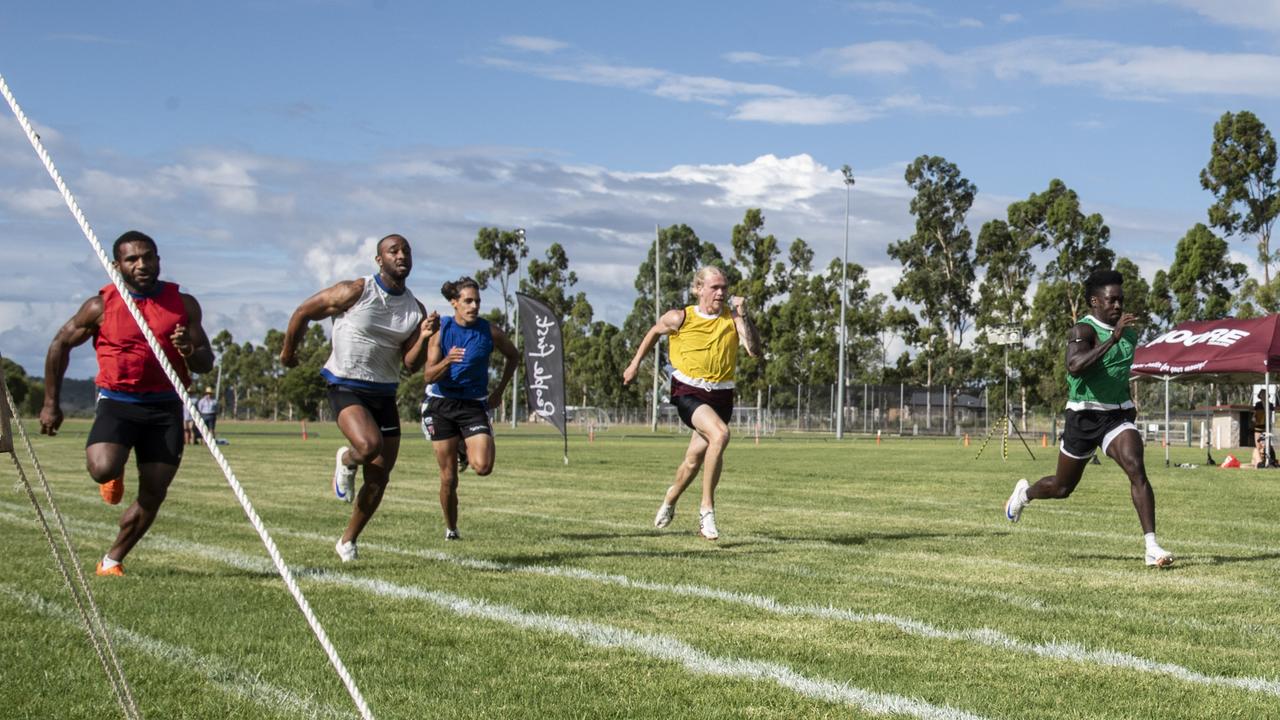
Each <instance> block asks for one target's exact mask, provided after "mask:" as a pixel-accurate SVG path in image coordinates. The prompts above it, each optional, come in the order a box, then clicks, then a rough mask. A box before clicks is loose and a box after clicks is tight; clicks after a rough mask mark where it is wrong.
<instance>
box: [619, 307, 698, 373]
mask: <svg viewBox="0 0 1280 720" xmlns="http://www.w3.org/2000/svg"><path fill="white" fill-rule="evenodd" d="M683 324H684V310H668V311H667V312H666V313H664V314H663V315H662V317H660V318H658V322H657V323H655V324H654V326H653V327H651V328H649V332H647V333H645V335H644V340H641V341H640V347H638V348H636V354H635V357H633V358H631V364H630V365H627V368H626V369H625V370H623V371H622V384H623V385H630V384H631V381H632V380H635V379H636V374H637V373H639V372H640V363H641V362H643V361H644V358H645V356H646V355H648V354H649V351H650V350H652V349H653V344H654V343H656V342H658V338H660V337H662V336H663V335H670V334H671V333H673V332H676V331H677V330H679V329H680V326H681V325H683Z"/></svg>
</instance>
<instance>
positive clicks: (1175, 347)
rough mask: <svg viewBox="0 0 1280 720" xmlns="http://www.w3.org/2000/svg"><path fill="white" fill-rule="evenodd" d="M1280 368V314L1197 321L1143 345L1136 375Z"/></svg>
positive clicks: (1138, 352) (1137, 354)
mask: <svg viewBox="0 0 1280 720" xmlns="http://www.w3.org/2000/svg"><path fill="white" fill-rule="evenodd" d="M1272 370H1280V315H1268V316H1267V317H1261V318H1253V319H1251V320H1238V319H1235V318H1227V319H1225V320H1197V321H1192V322H1185V323H1181V324H1179V325H1176V326H1174V328H1173V329H1172V330H1169V331H1168V332H1165V333H1162V334H1161V335H1160V336H1159V337H1157V338H1155V339H1154V340H1151V341H1150V342H1147V343H1145V344H1143V345H1140V346H1138V348H1137V349H1136V350H1135V352H1134V356H1133V373H1134V374H1135V375H1148V376H1153V375H1154V376H1170V377H1177V376H1183V375H1252V376H1257V375H1262V374H1263V373H1266V372H1270V371H1272Z"/></svg>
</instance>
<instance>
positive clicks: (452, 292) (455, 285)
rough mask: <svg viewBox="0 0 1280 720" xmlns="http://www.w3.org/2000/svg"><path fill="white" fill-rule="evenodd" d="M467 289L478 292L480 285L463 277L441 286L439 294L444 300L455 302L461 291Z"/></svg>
mask: <svg viewBox="0 0 1280 720" xmlns="http://www.w3.org/2000/svg"><path fill="white" fill-rule="evenodd" d="M467 288H475V290H476V292H480V283H478V282H476V281H475V280H473V279H472V278H470V277H468V276H466V275H464V276H462V277H460V278H458V279H457V280H453V281H451V282H447V283H445V284H443V285H441V286H440V294H441V295H444V299H445V300H457V299H458V298H459V297H461V296H462V291H463V290H465V289H467Z"/></svg>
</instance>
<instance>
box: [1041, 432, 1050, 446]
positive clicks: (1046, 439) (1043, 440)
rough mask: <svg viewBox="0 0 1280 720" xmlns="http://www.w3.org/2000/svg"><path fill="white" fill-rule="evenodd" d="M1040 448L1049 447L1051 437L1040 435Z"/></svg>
mask: <svg viewBox="0 0 1280 720" xmlns="http://www.w3.org/2000/svg"><path fill="white" fill-rule="evenodd" d="M1040 447H1042V448H1047V447H1049V436H1048V435H1045V434H1044V433H1040Z"/></svg>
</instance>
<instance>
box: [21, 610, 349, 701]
mask: <svg viewBox="0 0 1280 720" xmlns="http://www.w3.org/2000/svg"><path fill="white" fill-rule="evenodd" d="M0 595H3V596H7V597H8V598H9V599H11V600H13V601H14V602H16V603H17V604H19V605H23V606H25V607H27V608H28V609H30V610H33V611H35V612H37V613H39V614H41V615H44V616H46V617H51V618H54V619H56V620H60V621H63V622H65V623H67V624H72V625H76V626H79V624H80V618H79V616H77V615H76V614H75V613H73V612H72V611H71V610H69V609H67V608H65V607H63V606H62V605H59V604H58V603H56V602H53V601H50V600H47V599H45V598H44V597H42V596H40V595H35V594H32V593H28V592H24V591H23V590H21V589H19V588H17V587H15V586H13V585H8V584H0ZM107 629H108V631H109V632H110V633H111V636H112V638H114V639H115V640H116V641H117V642H120V643H122V644H124V645H126V646H128V647H131V648H134V649H136V650H139V651H141V652H144V653H146V654H148V655H150V656H152V657H154V658H156V659H157V660H160V661H161V662H164V663H167V664H169V665H172V666H175V667H179V668H182V669H184V670H190V671H192V672H195V673H197V674H199V675H203V676H204V677H205V678H206V679H207V680H208V681H209V683H210V684H212V685H213V686H214V687H216V688H218V689H219V690H221V691H222V692H224V693H227V694H228V695H233V696H235V697H238V698H242V699H244V700H248V701H250V702H254V703H257V704H258V705H261V706H263V707H267V708H271V709H274V710H280V711H282V712H281V713H280V714H283V715H297V716H302V717H308V718H347V717H350V716H351V713H350V712H347V711H344V710H340V709H338V708H336V707H334V706H332V705H328V704H323V703H317V702H316V701H314V700H312V699H311V698H306V697H301V696H299V695H297V694H295V693H292V692H290V691H288V690H285V689H283V688H280V687H277V686H275V685H273V684H271V683H268V682H264V681H263V680H261V679H260V678H259V677H258V676H257V675H256V674H254V673H250V672H246V671H245V670H242V669H240V668H239V667H237V666H236V665H235V664H234V663H230V662H227V661H226V660H222V659H221V658H217V657H210V656H207V655H201V654H199V653H197V652H196V651H195V650H192V649H191V648H188V647H184V646H182V645H173V644H171V643H168V642H165V641H164V640H160V639H157V638H154V637H151V636H149V635H143V634H142V633H138V632H134V631H132V630H130V629H128V628H125V627H122V626H120V625H116V624H114V623H108V625H107ZM11 669H12V668H11Z"/></svg>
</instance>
